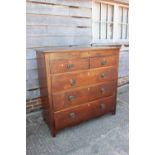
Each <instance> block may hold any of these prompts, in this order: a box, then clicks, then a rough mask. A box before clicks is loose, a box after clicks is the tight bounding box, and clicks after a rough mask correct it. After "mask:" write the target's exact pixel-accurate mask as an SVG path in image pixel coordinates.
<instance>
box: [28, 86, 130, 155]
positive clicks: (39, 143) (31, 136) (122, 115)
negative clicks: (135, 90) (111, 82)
mask: <svg viewBox="0 0 155 155" xmlns="http://www.w3.org/2000/svg"><path fill="white" fill-rule="evenodd" d="M128 128H129V86H128V85H125V86H122V87H119V88H118V98H117V111H116V115H111V114H107V115H104V116H101V117H99V118H96V119H93V120H90V121H87V122H84V123H82V124H79V125H77V126H74V127H70V128H66V129H64V130H62V131H61V132H59V133H58V134H57V136H56V138H53V137H52V136H51V134H50V131H49V128H48V127H47V125H46V124H45V122H44V121H43V119H42V115H41V112H37V113H34V114H29V115H27V141H26V143H27V144H26V145H27V146H26V147H27V155H128V154H129V135H128V134H129V131H128V130H129V129H128Z"/></svg>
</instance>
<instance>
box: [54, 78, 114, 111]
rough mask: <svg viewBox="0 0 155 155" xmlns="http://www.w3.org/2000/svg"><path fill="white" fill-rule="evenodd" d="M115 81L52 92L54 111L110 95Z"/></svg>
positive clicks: (112, 92)
mask: <svg viewBox="0 0 155 155" xmlns="http://www.w3.org/2000/svg"><path fill="white" fill-rule="evenodd" d="M116 85H117V83H116V81H112V82H105V83H102V84H96V85H92V86H89V87H86V88H80V89H73V90H70V91H65V92H60V93H53V94H52V96H53V107H54V110H55V111H58V110H62V109H64V108H68V107H72V106H76V105H79V104H83V103H86V102H88V101H92V100H95V99H98V98H101V97H107V96H112V95H114V93H115V90H116Z"/></svg>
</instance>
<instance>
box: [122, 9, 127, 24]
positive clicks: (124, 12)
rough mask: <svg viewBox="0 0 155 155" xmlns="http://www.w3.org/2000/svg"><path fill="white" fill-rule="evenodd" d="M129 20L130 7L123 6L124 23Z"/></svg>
mask: <svg viewBox="0 0 155 155" xmlns="http://www.w3.org/2000/svg"><path fill="white" fill-rule="evenodd" d="M127 21H128V9H127V8H123V23H127Z"/></svg>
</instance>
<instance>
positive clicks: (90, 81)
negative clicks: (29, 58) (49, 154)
mask: <svg viewBox="0 0 155 155" xmlns="http://www.w3.org/2000/svg"><path fill="white" fill-rule="evenodd" d="M118 60H119V47H106V48H80V49H71V50H70V49H69V50H65V49H61V50H42V51H37V61H38V68H39V82H40V91H41V98H42V103H43V108H44V119H45V121H46V122H47V124H48V125H49V128H50V129H51V131H52V135H53V137H55V136H56V133H57V132H58V131H59V130H60V129H63V128H65V127H69V126H72V125H75V124H78V123H80V122H83V121H86V120H88V119H91V118H94V117H98V116H101V115H104V114H105V113H108V112H112V114H115V112H116V96H117V79H118Z"/></svg>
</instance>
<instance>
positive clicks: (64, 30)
mask: <svg viewBox="0 0 155 155" xmlns="http://www.w3.org/2000/svg"><path fill="white" fill-rule="evenodd" d="M26 33H27V36H51V35H53V36H81V35H83V36H91V35H92V29H91V28H76V27H61V26H59V27H58V26H27V32H26Z"/></svg>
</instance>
